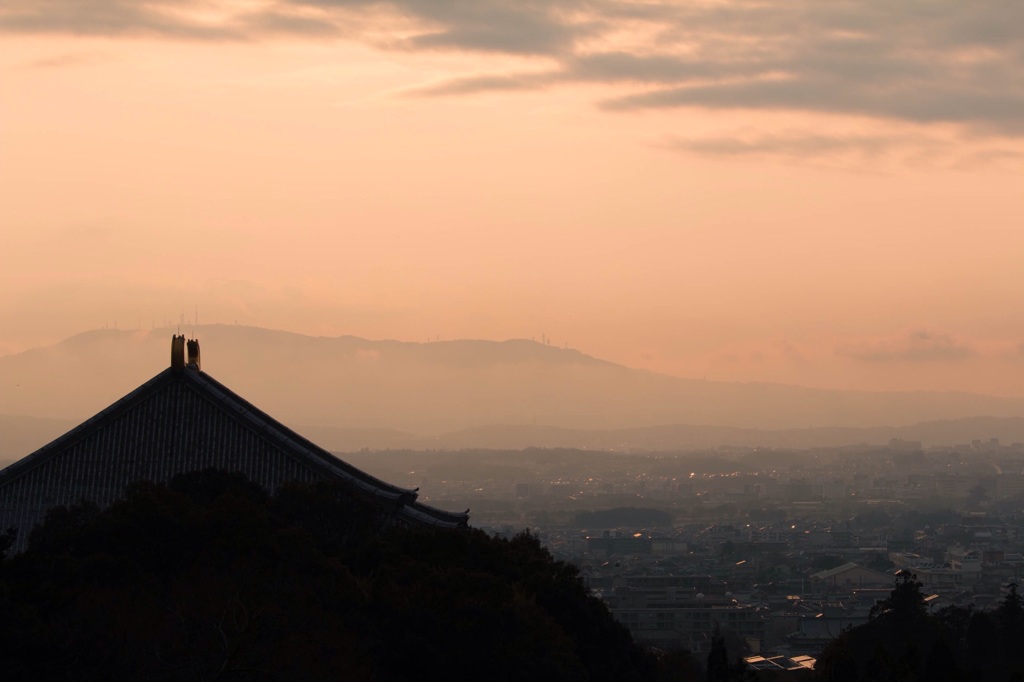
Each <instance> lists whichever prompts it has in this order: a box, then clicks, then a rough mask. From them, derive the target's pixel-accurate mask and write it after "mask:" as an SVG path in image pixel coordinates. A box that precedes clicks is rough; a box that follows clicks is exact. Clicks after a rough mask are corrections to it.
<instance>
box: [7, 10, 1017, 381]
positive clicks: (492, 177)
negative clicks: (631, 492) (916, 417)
mask: <svg viewBox="0 0 1024 682" xmlns="http://www.w3.org/2000/svg"><path fill="white" fill-rule="evenodd" d="M1022 27H1024V2H1020V0H975V1H974V2H963V0H900V1H899V2H893V1H892V0H849V1H843V0H757V1H755V0H721V1H718V2H675V3H669V2H665V3H659V2H626V1H618V0H595V1H592V2H590V1H585V0H544V1H537V2H534V1H533V0H395V1H394V2H376V1H373V0H263V1H250V0H225V1H218V0H209V1H189V0H173V1H172V0H149V1H147V2H141V1H139V0H0V41H2V49H0V291H2V296H0V353H10V352H16V351H19V350H22V349H25V348H27V347H30V346H33V345H37V344H40V343H44V342H45V343H49V342H54V341H57V340H60V339H62V338H64V337H66V336H69V335H71V334H74V333H77V332H79V331H84V330H86V329H94V328H97V327H103V326H104V325H109V326H114V325H117V326H119V327H121V328H135V327H137V326H141V327H143V328H148V327H151V326H152V325H153V324H157V325H160V324H162V323H163V322H165V321H168V320H170V321H175V322H176V321H177V320H179V318H180V316H181V315H182V314H184V316H185V317H186V318H189V319H191V318H192V317H193V316H194V314H195V310H196V307H198V313H199V321H200V322H201V323H209V322H226V323H233V322H235V321H238V322H239V323H245V324H253V325H260V326H266V327H273V328H281V329H288V330H293V331H299V332H306V333H316V334H327V335H338V334H355V335H359V336H366V337H370V338H384V337H387V338H397V339H401V340H410V341H424V340H427V339H428V338H429V339H432V338H435V337H440V338H442V339H452V338H489V339H505V338H522V337H525V338H530V337H535V338H537V339H540V338H541V335H546V336H548V337H550V338H551V340H552V342H553V343H555V344H557V345H563V344H565V343H568V344H569V345H570V346H572V347H575V348H579V349H580V350H582V351H584V352H587V353H590V354H592V355H596V356H599V357H603V358H607V359H610V360H614V361H617V362H622V363H624V364H627V365H630V366H634V367H643V368H649V369H653V370H658V371H663V372H668V373H672V374H677V375H682V376H693V377H706V378H708V379H728V380H743V381H748V380H768V381H781V382H787V383H797V384H803V385H809V386H824V387H838V388H871V389H895V388H923V389H943V390H946V389H956V390H973V391H985V392H992V393H998V394H1004V395H1017V396H1020V395H1024V381H1022V379H1024V317H1022V314H1021V312H1022V310H1024V306H1022V305H1021V303H1022V300H1021V299H1022V296H1024V30H1022Z"/></svg>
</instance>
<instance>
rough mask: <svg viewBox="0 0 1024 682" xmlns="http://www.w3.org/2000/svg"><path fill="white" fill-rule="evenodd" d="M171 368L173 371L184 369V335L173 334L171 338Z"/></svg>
mask: <svg viewBox="0 0 1024 682" xmlns="http://www.w3.org/2000/svg"><path fill="white" fill-rule="evenodd" d="M171 367H172V368H173V369H184V368H185V335H184V334H180V335H179V334H175V335H174V336H172V337H171Z"/></svg>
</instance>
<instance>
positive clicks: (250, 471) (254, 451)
mask: <svg viewBox="0 0 1024 682" xmlns="http://www.w3.org/2000/svg"><path fill="white" fill-rule="evenodd" d="M175 344H176V345H175V350H174V351H172V366H171V367H170V368H168V369H165V370H164V371H162V372H160V373H159V374H157V375H156V376H155V377H153V378H152V379H150V380H149V381H147V382H146V383H144V384H142V385H141V386H139V387H138V388H137V389H135V390H134V391H132V392H131V393H129V394H128V395H126V396H124V397H123V398H121V399H120V400H118V401H117V402H115V403H114V404H112V405H110V406H109V407H107V408H106V409H104V410H102V411H101V412H99V413H98V414H96V415H95V416H93V417H92V418H90V419H88V420H86V421H85V422H83V423H82V424H80V425H79V426H77V427H75V428H74V429H72V430H71V431H69V432H68V433H66V434H64V435H63V436H61V437H59V438H57V439H56V440H54V441H53V442H51V443H49V444H48V445H45V446H43V447H42V448H40V449H39V450H37V451H35V452H34V453H32V454H30V455H28V456H27V457H24V458H23V459H21V460H18V461H17V462H15V463H13V464H11V465H10V466H8V467H7V468H6V469H3V470H0V528H8V527H11V526H14V527H17V528H19V529H21V531H22V532H21V533H20V534H19V535H20V537H19V543H18V544H19V545H21V546H23V545H24V541H25V539H26V536H27V533H28V531H29V530H30V529H31V527H32V526H33V525H34V524H36V523H38V522H40V521H41V520H42V519H43V517H44V516H45V513H46V510H48V509H50V508H52V507H56V506H65V505H71V504H77V503H79V502H81V501H83V500H88V501H91V502H94V503H96V504H97V505H99V506H101V507H102V506H106V505H109V504H110V503H112V502H113V501H114V500H116V499H118V498H120V497H121V496H122V495H123V492H124V487H125V485H127V484H128V483H131V482H134V481H137V480H150V481H155V482H163V481H167V480H170V479H171V478H172V477H173V476H175V475H177V474H179V473H185V472H187V471H195V470H200V469H206V468H211V467H213V468H220V469H226V470H229V471H241V472H242V473H244V474H246V475H247V476H248V477H249V478H250V479H251V480H253V481H254V482H256V483H259V484H260V485H262V486H264V487H266V488H267V489H269V490H271V491H273V490H275V489H276V488H277V487H278V486H280V485H281V484H283V483H286V482H289V481H299V482H314V481H337V482H341V483H343V484H345V485H347V486H350V487H351V489H352V490H353V492H354V493H356V494H358V495H359V496H360V497H363V498H365V499H367V500H370V501H372V502H374V503H376V504H377V505H379V506H380V507H381V508H382V509H383V510H385V511H386V512H387V513H389V514H393V515H394V518H395V519H396V520H397V521H399V522H403V523H410V524H413V525H421V524H426V525H432V526H440V527H451V528H455V527H465V526H466V525H467V523H468V519H469V516H468V512H467V513H451V512H446V511H442V510H440V509H435V508H433V507H430V506H428V505H425V504H422V503H420V502H418V501H417V499H416V498H417V491H416V490H411V489H407V488H402V487H399V486H395V485H392V484H390V483H387V482H385V481H382V480H380V479H378V478H376V477H374V476H371V475H370V474H368V473H366V472H364V471H361V470H360V469H358V468H356V467H354V466H352V465H351V464H348V463H347V462H345V461H343V460H341V459H339V458H338V457H336V456H334V455H333V454H331V453H330V452H328V451H327V450H324V449H323V448H321V447H319V446H317V445H315V444H314V443H312V442H311V441H309V440H307V439H306V438H304V437H302V436H301V435H299V434H298V433H296V432H295V431H293V430H291V429H289V428H288V427H286V426H284V425H283V424H281V423H280V422H278V421H277V420H276V419H274V418H273V417H271V416H270V415H268V414H266V413H265V412H263V411H262V410H260V409H259V408H257V407H256V406H254V405H253V404H252V403H250V402H248V401H247V400H245V399H244V398H242V397H240V396H239V395H237V394H236V393H234V392H232V391H231V390H230V389H229V388H227V387H226V386H224V385H223V384H221V383H220V382H218V381H217V380H216V379H214V378H213V377H211V376H210V375H209V374H207V373H205V372H203V371H201V370H200V369H199V363H198V350H197V355H196V357H195V358H194V359H195V362H192V360H193V357H192V356H191V345H190V357H189V360H190V362H188V363H187V364H185V363H183V362H181V361H180V360H179V359H178V358H179V356H178V355H176V353H177V340H176V341H175ZM197 348H198V346H197ZM176 360H178V361H176Z"/></svg>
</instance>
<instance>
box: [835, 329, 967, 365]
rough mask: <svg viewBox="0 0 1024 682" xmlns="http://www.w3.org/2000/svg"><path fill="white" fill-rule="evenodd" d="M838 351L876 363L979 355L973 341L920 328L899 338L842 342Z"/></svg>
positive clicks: (935, 359) (962, 358)
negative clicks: (962, 340)
mask: <svg viewBox="0 0 1024 682" xmlns="http://www.w3.org/2000/svg"><path fill="white" fill-rule="evenodd" d="M836 352H837V353H838V354H839V355H843V356H846V357H849V358H853V359H854V360H860V361H863V362H875V363H889V362H893V363H898V362H962V361H964V360H967V359H968V358H970V357H972V356H974V355H975V351H974V349H973V348H972V347H971V346H970V345H968V344H966V343H963V342H961V341H958V340H956V339H954V338H953V337H951V336H949V335H948V334H937V333H934V332H930V331H926V330H920V329H919V330H915V331H912V332H909V333H907V334H906V335H904V336H900V337H897V338H888V339H875V340H870V341H859V342H855V343H849V344H841V345H839V346H837V348H836Z"/></svg>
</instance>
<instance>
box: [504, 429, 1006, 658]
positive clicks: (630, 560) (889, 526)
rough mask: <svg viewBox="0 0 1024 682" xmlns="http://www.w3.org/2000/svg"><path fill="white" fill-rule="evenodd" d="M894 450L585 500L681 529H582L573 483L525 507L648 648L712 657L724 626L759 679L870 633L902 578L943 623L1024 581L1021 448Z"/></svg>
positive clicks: (631, 486) (633, 477)
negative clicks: (570, 496) (762, 672)
mask: <svg viewBox="0 0 1024 682" xmlns="http://www.w3.org/2000/svg"><path fill="white" fill-rule="evenodd" d="M893 445H894V447H890V448H882V449H870V450H869V449H865V450H864V451H859V452H858V451H847V452H846V453H845V454H847V455H850V456H847V457H826V456H823V454H822V453H804V456H805V460H804V463H803V464H801V465H799V466H788V467H786V468H785V469H780V468H774V469H766V470H752V469H749V468H748V469H747V470H746V471H742V472H706V471H705V472H693V473H692V475H691V474H690V473H686V474H685V475H683V474H680V475H677V476H675V477H669V476H666V475H662V477H661V478H658V477H657V476H653V475H650V473H646V474H639V475H638V474H637V473H635V472H633V473H630V474H628V475H623V474H620V475H619V478H618V479H614V478H612V477H611V476H612V475H609V477H608V478H601V477H599V476H597V475H592V476H590V477H588V479H586V480H584V481H581V482H582V483H586V485H585V486H582V487H581V488H580V489H579V490H576V491H575V497H576V499H577V500H587V499H588V492H587V491H588V489H589V490H590V492H589V499H590V500H591V501H592V502H593V503H594V504H592V507H594V508H601V507H609V506H612V505H618V506H621V507H623V508H624V509H627V508H632V507H641V508H648V507H649V508H651V509H654V510H661V511H665V510H667V511H669V512H670V513H671V514H672V519H673V522H672V523H671V524H646V525H645V524H637V523H632V524H630V523H623V524H619V525H614V524H611V523H610V524H608V525H606V526H603V527H598V526H586V527H584V526H582V525H580V524H579V523H577V524H576V525H575V526H574V525H573V523H572V522H571V521H569V520H568V518H569V517H568V516H566V515H564V514H563V515H561V516H559V515H558V514H556V513H554V512H553V511H552V509H554V508H555V507H554V506H553V505H551V503H550V495H551V492H550V490H551V488H560V487H561V486H564V485H565V484H564V482H561V481H555V482H552V485H551V486H550V488H549V489H548V490H547V491H546V492H543V486H542V485H541V484H538V483H537V482H535V481H534V482H530V484H529V485H528V486H526V485H522V484H521V485H519V486H517V487H516V488H515V489H514V490H513V492H514V497H515V499H514V500H513V502H514V503H515V508H516V510H517V511H516V513H517V514H519V515H520V516H519V517H518V518H519V519H520V520H523V519H532V520H533V521H534V522H533V523H532V524H531V525H532V527H533V528H534V529H535V530H536V531H537V532H539V533H540V534H541V537H542V538H543V539H544V541H545V542H546V544H547V546H548V547H549V549H550V550H551V551H552V553H553V554H555V556H557V557H559V558H563V559H566V560H570V561H572V562H574V563H576V564H577V565H578V566H579V567H580V568H581V572H582V574H583V576H584V577H585V579H586V580H587V582H588V585H589V587H590V589H591V590H592V591H593V593H594V594H595V595H597V596H599V597H600V598H601V599H602V600H604V602H605V603H606V604H607V605H608V607H609V609H610V610H611V611H612V613H613V614H614V615H615V617H616V618H617V619H618V620H619V621H620V622H621V623H623V624H624V625H626V626H627V627H628V628H629V629H630V631H631V632H632V633H633V635H634V637H635V638H636V639H637V640H639V641H641V642H644V643H645V644H648V645H650V646H653V647H657V648H659V649H666V650H670V649H675V648H685V649H688V650H690V651H694V652H706V651H708V649H709V647H710V645H711V636H712V633H713V632H714V630H715V626H717V627H718V628H719V630H720V631H721V632H722V633H723V634H724V635H725V636H726V638H727V641H728V642H730V645H731V647H732V650H733V651H735V652H738V653H741V654H744V655H745V656H746V657H747V659H748V662H749V663H750V664H751V665H752V666H753V667H755V668H759V669H778V668H781V669H788V670H793V669H802V668H806V667H808V666H813V664H814V659H815V658H816V657H817V656H819V655H820V654H821V652H822V651H823V649H824V648H825V647H826V646H827V645H828V643H829V642H831V641H832V640H833V639H834V638H835V637H837V636H838V635H839V634H840V633H841V632H843V631H844V630H845V629H847V628H850V627H854V626H857V625H860V624H863V623H866V622H867V621H868V619H869V614H870V612H871V609H872V607H873V606H875V605H876V604H878V603H879V602H880V601H882V600H884V599H885V598H886V597H888V596H889V594H890V591H891V590H892V589H893V586H894V582H895V574H896V572H897V571H900V570H909V571H911V572H912V573H913V574H915V575H916V576H917V579H918V581H920V582H921V584H922V586H923V588H922V589H923V591H924V593H925V594H926V597H927V599H926V601H927V605H928V609H929V610H931V611H932V612H936V611H938V610H940V609H943V608H946V607H950V606H962V607H967V606H970V607H972V608H973V609H975V610H979V609H980V610H985V609H992V608H995V607H996V606H998V604H999V603H1000V602H1001V601H1002V600H1003V598H1004V597H1005V594H1006V591H1007V586H1008V585H1010V584H1011V583H1019V581H1020V579H1021V574H1022V572H1024V475H1022V473H1021V472H1024V452H1021V449H1020V447H1019V446H1000V445H999V444H998V443H996V442H994V441H991V440H986V441H980V442H979V443H975V444H973V445H972V446H971V449H970V452H964V451H962V450H963V449H962V448H943V449H936V450H930V451H927V452H926V451H923V450H922V449H921V448H920V446H919V445H918V447H917V448H916V449H913V448H905V447H903V446H902V444H898V443H897V444H893ZM765 459H766V461H771V460H772V459H773V457H772V455H771V453H768V455H767V456H766V457H765ZM620 471H621V469H620ZM669 481H673V482H672V483H671V484H670V483H669ZM538 490H540V491H542V492H541V494H539V495H534V494H533V493H534V491H538ZM602 501H606V502H605V503H604V504H601V502H602ZM540 502H543V503H544V504H538V503H540ZM531 503H533V505H534V506H532V507H531ZM573 518H575V519H577V520H578V519H581V518H583V517H581V515H579V514H577V515H576V516H575V517H573ZM514 525H515V524H514V522H513V521H510V522H509V523H507V524H506V526H507V527H509V528H511V527H513V526H514ZM495 527H498V526H497V525H496V526H495Z"/></svg>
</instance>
